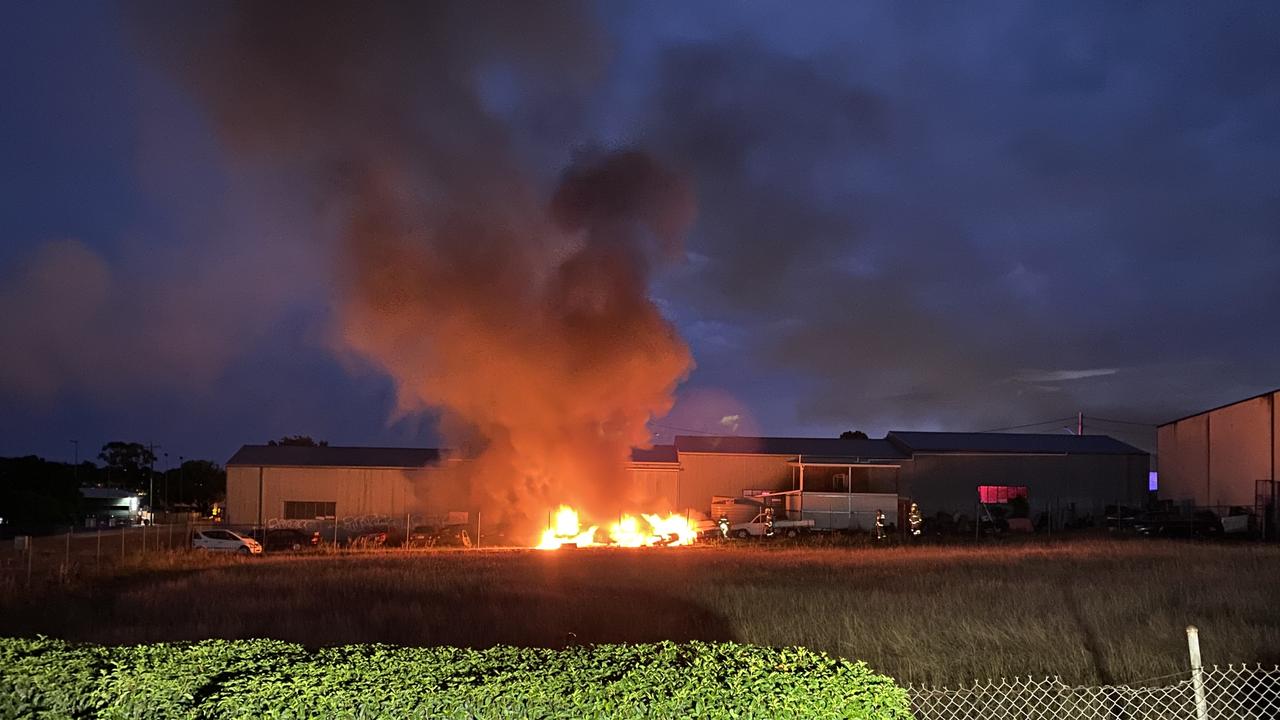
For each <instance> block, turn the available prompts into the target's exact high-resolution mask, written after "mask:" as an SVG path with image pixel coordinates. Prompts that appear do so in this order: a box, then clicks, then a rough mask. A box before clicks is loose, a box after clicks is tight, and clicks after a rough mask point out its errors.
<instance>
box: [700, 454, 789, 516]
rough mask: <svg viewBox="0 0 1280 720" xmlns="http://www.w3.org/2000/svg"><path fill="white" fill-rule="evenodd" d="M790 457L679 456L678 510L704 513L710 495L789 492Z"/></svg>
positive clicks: (707, 509)
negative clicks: (751, 491) (746, 491)
mask: <svg viewBox="0 0 1280 720" xmlns="http://www.w3.org/2000/svg"><path fill="white" fill-rule="evenodd" d="M792 457H794V456H791V455H729V454H719V453H716V454H710V453H706V454H704V453H680V466H681V468H682V470H681V472H680V490H679V495H678V497H677V500H678V502H679V508H680V509H684V508H695V509H698V510H702V511H703V512H707V511H709V510H710V508H711V496H712V495H730V496H734V497H740V496H741V495H742V491H743V490H790V489H792V488H791V467H790V466H789V465H787V461H788V460H790V459H792Z"/></svg>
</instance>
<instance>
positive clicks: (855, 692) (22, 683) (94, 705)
mask: <svg viewBox="0 0 1280 720" xmlns="http://www.w3.org/2000/svg"><path fill="white" fill-rule="evenodd" d="M0 717H6V718H10V717H12V718H90V717H92V718H99V717H102V718H277V719H280V720H283V719H285V718H351V719H353V720H354V719H356V718H360V719H365V718H440V717H443V718H524V717H531V718H569V717H573V718H589V717H611V718H612V717H658V718H665V717H708V718H710V717H715V718H720V717H731V718H780V717H840V718H876V719H879V718H885V719H896V718H910V717H911V715H910V712H909V711H908V710H907V698H906V693H905V691H904V690H903V689H901V688H899V687H898V686H897V685H895V684H894V682H893V681H892V680H891V679H889V678H887V677H884V676H882V675H877V674H875V673H873V672H871V671H870V670H869V669H868V668H867V666H866V665H865V664H863V663H854V662H850V661H848V660H843V659H836V658H831V657H830V656H827V655H825V654H822V653H817V652H813V651H810V650H806V649H804V648H785V649H775V648H765V647H758V646H752V645H737V644H733V643H701V642H694V643H684V644H676V643H670V642H664V643H658V644H651V645H596V646H589V647H573V648H568V649H565V650H545V649H536V648H514V647H496V648H490V649H487V650H468V649H461V648H452V647H432V648H408V647H397V646H389V645H351V646H346V647H335V648H324V649H319V650H308V649H306V648H304V647H302V646H300V645H294V644H291V643H285V642H278V641H274V640H234V641H225V640H208V641H204V642H198V643H161V644H155V645H138V646H123V647H103V646H97V645H71V644H68V643H65V642H62V641H59V640H52V639H48V638H37V639H12V638H10V639H0Z"/></svg>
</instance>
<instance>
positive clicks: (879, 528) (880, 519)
mask: <svg viewBox="0 0 1280 720" xmlns="http://www.w3.org/2000/svg"><path fill="white" fill-rule="evenodd" d="M875 538H876V540H883V539H884V512H883V511H881V510H877V511H876V534H875Z"/></svg>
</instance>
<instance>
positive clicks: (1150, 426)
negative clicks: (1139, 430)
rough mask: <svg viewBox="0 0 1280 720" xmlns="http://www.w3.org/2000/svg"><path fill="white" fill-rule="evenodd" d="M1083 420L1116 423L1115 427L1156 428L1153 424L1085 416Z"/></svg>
mask: <svg viewBox="0 0 1280 720" xmlns="http://www.w3.org/2000/svg"><path fill="white" fill-rule="evenodd" d="M1084 419H1085V420H1096V421H1098V422H1108V423H1116V424H1117V425H1137V426H1139V427H1149V428H1153V427H1158V426H1157V425H1156V424H1155V423H1144V422H1134V421H1132V420H1109V419H1107V418H1101V417H1095V416H1093V415H1085V416H1084Z"/></svg>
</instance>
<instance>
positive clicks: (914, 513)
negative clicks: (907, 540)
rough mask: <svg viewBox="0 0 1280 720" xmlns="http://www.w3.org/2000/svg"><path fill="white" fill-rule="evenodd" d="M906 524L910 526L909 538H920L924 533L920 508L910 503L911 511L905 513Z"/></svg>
mask: <svg viewBox="0 0 1280 720" xmlns="http://www.w3.org/2000/svg"><path fill="white" fill-rule="evenodd" d="M907 523H908V524H909V525H910V526H911V536H912V537H920V534H921V533H922V532H924V516H923V515H921V514H920V506H919V505H917V504H915V503H911V511H910V512H908V513H907Z"/></svg>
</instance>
